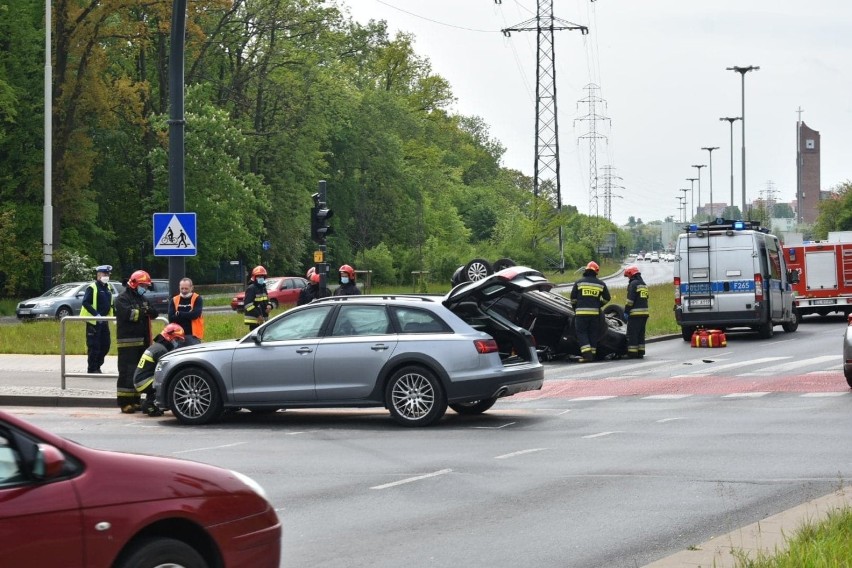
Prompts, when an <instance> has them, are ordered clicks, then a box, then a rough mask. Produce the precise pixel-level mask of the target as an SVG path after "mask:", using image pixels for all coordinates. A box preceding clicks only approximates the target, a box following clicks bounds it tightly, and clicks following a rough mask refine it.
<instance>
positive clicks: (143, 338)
mask: <svg viewBox="0 0 852 568" xmlns="http://www.w3.org/2000/svg"><path fill="white" fill-rule="evenodd" d="M150 286H151V276H150V275H149V274H148V273H147V272H145V271H144V270H137V271H136V272H134V273H133V274H131V275H130V278H128V279H127V285H126V287H125V289H124V292H122V293H121V294H119V296H118V298H116V299H115V320H116V332H115V336H116V345H117V346H118V381H117V383H116V398H117V401H118V407H119V408H120V409H121V412H123V413H124V414H133V413H134V412H136V411H137V410H139V408H140V407H141V405H140V402H141V397H140V396H139V394H138V393H137V392H136V389H135V388H134V387H133V373H134V371H135V370H136V365H137V364H138V363H139V358H140V357H142V354H143V353H144V352H145V349H146V348H147V347H148V346H149V345H151V320H152V319H154V318H156V317H157V315H158V313H157V310H156V308H154V307H153V306H152V305H151V304H149V303H148V301H147V300H146V299H145V294H146V293H147V292H148V288H149V287H150Z"/></svg>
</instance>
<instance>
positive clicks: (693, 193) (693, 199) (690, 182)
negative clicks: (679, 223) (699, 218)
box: [686, 178, 698, 219]
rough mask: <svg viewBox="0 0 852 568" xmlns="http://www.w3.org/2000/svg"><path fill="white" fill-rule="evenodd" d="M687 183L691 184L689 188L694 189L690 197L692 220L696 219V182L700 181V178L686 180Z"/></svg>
mask: <svg viewBox="0 0 852 568" xmlns="http://www.w3.org/2000/svg"><path fill="white" fill-rule="evenodd" d="M686 181H688V182H689V186H690V187H691V188H692V193H690V194H689V195H690V196H691V199H692V218H693V219H694V218H695V182H697V181H698V178H686Z"/></svg>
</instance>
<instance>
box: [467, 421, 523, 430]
mask: <svg viewBox="0 0 852 568" xmlns="http://www.w3.org/2000/svg"><path fill="white" fill-rule="evenodd" d="M512 424H517V422H509V423H508V424H503V425H502V426H474V429H479V430H499V429H500V428H505V427H506V426H511V425H512Z"/></svg>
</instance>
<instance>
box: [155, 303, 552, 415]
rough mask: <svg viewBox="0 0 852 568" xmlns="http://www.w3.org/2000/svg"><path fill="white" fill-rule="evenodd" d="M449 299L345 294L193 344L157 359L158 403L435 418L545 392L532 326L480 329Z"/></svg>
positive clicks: (178, 408) (488, 320)
mask: <svg viewBox="0 0 852 568" xmlns="http://www.w3.org/2000/svg"><path fill="white" fill-rule="evenodd" d="M441 300H442V298H441V297H439V296H404V295H402V296H393V295H387V296H381V295H361V296H335V297H330V298H323V299H320V300H315V301H314V302H311V303H310V304H307V305H303V306H299V307H296V308H293V309H290V310H288V311H286V312H284V313H282V314H279V315H278V316H276V317H275V318H273V319H272V320H270V321H268V322H266V323H264V324H263V325H261V326H260V327H258V328H257V329H255V330H254V331H251V332H250V333H249V334H248V335H246V336H245V337H243V338H241V339H236V340H227V341H217V342H212V343H203V344H200V345H197V346H192V347H183V348H181V349H177V350H175V351H172V352H171V353H168V354H167V355H165V356H164V357H163V358H162V359H160V360H159V362H158V364H157V368H156V373H155V376H154V388H155V389H156V392H157V402H158V404H159V406H160V407H161V408H163V409H168V410H171V412H172V413H173V414H174V415H175V417H176V418H177V419H178V421H179V422H181V423H183V424H206V423H209V422H213V421H215V420H218V419H219V418H220V417H221V416H222V415H223V413H224V411H225V410H226V409H232V410H233V409H240V408H245V409H248V410H250V411H252V412H256V413H269V412H275V411H276V410H278V409H281V408H328V407H381V406H384V407H385V408H387V409H388V410H389V411H390V415H391V417H392V418H393V419H394V420H395V421H396V422H397V423H399V424H401V425H403V426H426V425H429V424H432V423H434V422H436V421H437V420H439V419H440V418H441V417H442V416H443V415H444V413H445V412H446V409H447V407H448V406H449V407H450V408H452V409H453V410H455V411H456V412H457V413H461V414H479V413H482V412H485V411H486V410H488V409H489V408H491V406H492V405H493V404H494V403H495V402H496V401H497V399H499V398H501V397H504V396H511V395H513V394H516V393H519V392H523V391H527V390H536V389H540V388H541V386H542V383H543V380H544V369H543V367H542V365H541V363H540V362H539V360H538V357H537V356H536V350H535V347H534V346H533V344H532V335H531V334H530V333H529V332H528V331H527V330H525V329H521V328H519V327H517V326H516V325H514V324H512V323H511V322H509V321H507V320H506V319H505V318H503V317H502V316H500V315H497V314H495V315H494V316H486V315H483V316H482V317H481V318H479V320H478V322H477V323H476V326H477V327H476V328H474V327H472V326H471V325H468V324H467V323H465V321H463V320H462V319H461V318H460V317H459V316H457V315H456V314H454V313H453V312H452V311H450V310H449V309H447V307H446V306H444V304H443V303H442V301H441Z"/></svg>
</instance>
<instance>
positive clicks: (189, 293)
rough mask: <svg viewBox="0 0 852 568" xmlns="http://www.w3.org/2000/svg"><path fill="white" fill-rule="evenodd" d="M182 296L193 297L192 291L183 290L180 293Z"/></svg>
mask: <svg viewBox="0 0 852 568" xmlns="http://www.w3.org/2000/svg"><path fill="white" fill-rule="evenodd" d="M180 297H181V298H191V297H192V292H181V293H180Z"/></svg>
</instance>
